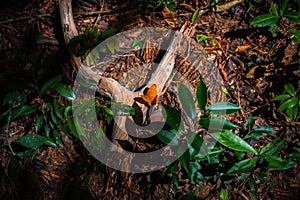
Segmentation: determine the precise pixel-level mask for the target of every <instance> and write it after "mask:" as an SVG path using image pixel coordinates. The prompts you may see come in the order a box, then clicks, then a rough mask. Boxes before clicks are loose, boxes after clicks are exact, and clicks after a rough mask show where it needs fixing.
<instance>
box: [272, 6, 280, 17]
mask: <svg viewBox="0 0 300 200" xmlns="http://www.w3.org/2000/svg"><path fill="white" fill-rule="evenodd" d="M270 7H271V9H272V11H273V13H274V14H275V15H276V16H279V14H278V4H277V3H274V4H271V6H270Z"/></svg>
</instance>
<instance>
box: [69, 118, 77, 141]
mask: <svg viewBox="0 0 300 200" xmlns="http://www.w3.org/2000/svg"><path fill="white" fill-rule="evenodd" d="M67 123H68V127H69V129H70V130H71V133H72V134H73V135H74V136H75V138H76V139H78V140H80V137H79V135H78V132H77V129H76V127H75V124H74V121H73V119H71V118H70V117H69V118H68V120H67Z"/></svg>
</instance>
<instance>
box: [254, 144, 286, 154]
mask: <svg viewBox="0 0 300 200" xmlns="http://www.w3.org/2000/svg"><path fill="white" fill-rule="evenodd" d="M277 142H278V140H273V141H272V142H269V143H268V144H267V145H266V146H264V147H263V148H262V150H261V151H260V152H259V154H260V155H277V154H278V153H279V152H280V151H281V149H282V147H283V145H284V142H285V140H282V141H280V142H279V143H278V144H277Z"/></svg>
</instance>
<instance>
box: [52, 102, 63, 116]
mask: <svg viewBox="0 0 300 200" xmlns="http://www.w3.org/2000/svg"><path fill="white" fill-rule="evenodd" d="M53 105H54V111H55V114H56V115H57V116H58V117H59V118H60V119H62V108H61V106H60V105H59V104H58V101H57V99H56V98H54V99H53Z"/></svg>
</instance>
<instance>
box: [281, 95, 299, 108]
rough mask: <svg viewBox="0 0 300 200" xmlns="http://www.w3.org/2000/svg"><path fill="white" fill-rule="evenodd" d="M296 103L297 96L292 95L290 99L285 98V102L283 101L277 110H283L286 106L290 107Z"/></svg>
mask: <svg viewBox="0 0 300 200" xmlns="http://www.w3.org/2000/svg"><path fill="white" fill-rule="evenodd" d="M297 103H298V98H297V97H293V98H291V99H288V100H286V101H285V102H283V103H282V104H281V105H280V106H279V108H278V109H277V111H283V110H285V109H287V108H292V107H294V106H295V105H296V104H297Z"/></svg>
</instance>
